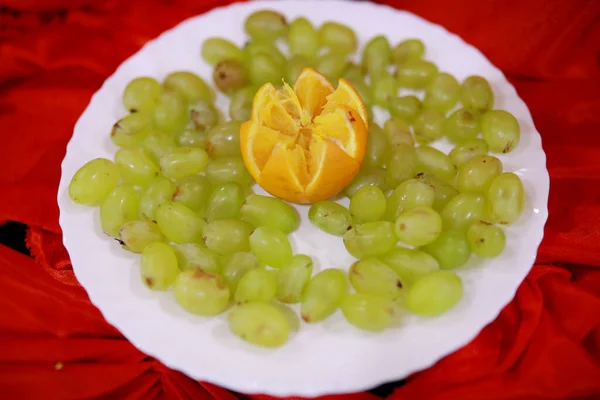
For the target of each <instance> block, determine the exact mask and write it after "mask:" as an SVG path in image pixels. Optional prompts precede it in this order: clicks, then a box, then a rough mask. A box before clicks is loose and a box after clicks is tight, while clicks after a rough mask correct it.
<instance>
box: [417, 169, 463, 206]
mask: <svg viewBox="0 0 600 400" xmlns="http://www.w3.org/2000/svg"><path fill="white" fill-rule="evenodd" d="M415 179H417V180H419V181H421V182H423V183H426V184H428V185H429V186H431V187H432V188H433V195H434V199H433V209H434V210H438V211H440V210H443V209H444V207H445V206H446V204H448V202H449V201H450V200H452V199H453V198H454V196H456V195H457V194H458V190H456V189H455V188H454V186H452V185H450V184H449V183H448V182H446V181H444V180H442V179H440V178H438V177H437V176H435V175H433V174H429V173H425V172H421V173H419V174H417V175H416V176H415Z"/></svg>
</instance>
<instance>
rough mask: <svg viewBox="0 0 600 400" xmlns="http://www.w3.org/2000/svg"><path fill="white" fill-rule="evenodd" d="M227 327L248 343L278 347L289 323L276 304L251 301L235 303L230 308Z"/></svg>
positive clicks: (288, 329)
mask: <svg viewBox="0 0 600 400" xmlns="http://www.w3.org/2000/svg"><path fill="white" fill-rule="evenodd" d="M229 329H230V330H231V332H233V333H234V334H235V335H237V336H239V337H240V338H242V339H243V340H245V341H247V342H249V343H252V344H255V345H258V346H263V347H279V346H281V345H283V344H284V343H285V342H286V341H287V338H288V335H289V333H290V323H289V322H288V319H287V318H286V316H285V315H284V314H283V313H282V312H281V311H280V310H279V309H278V308H277V307H276V306H274V305H272V304H269V303H263V302H251V303H244V304H240V305H237V306H236V307H235V308H234V309H233V310H231V312H230V313H229Z"/></svg>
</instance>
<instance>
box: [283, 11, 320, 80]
mask: <svg viewBox="0 0 600 400" xmlns="http://www.w3.org/2000/svg"><path fill="white" fill-rule="evenodd" d="M287 42H288V47H289V49H290V54H291V55H292V56H296V55H298V56H302V57H306V58H307V59H309V60H312V59H314V58H315V57H316V56H317V52H318V51H319V33H318V32H317V30H316V29H315V27H314V26H313V25H312V24H311V23H310V21H309V20H307V19H306V18H303V17H300V18H296V19H295V20H293V21H292V23H291V24H290V27H289V30H288V34H287ZM291 82H293V81H291Z"/></svg>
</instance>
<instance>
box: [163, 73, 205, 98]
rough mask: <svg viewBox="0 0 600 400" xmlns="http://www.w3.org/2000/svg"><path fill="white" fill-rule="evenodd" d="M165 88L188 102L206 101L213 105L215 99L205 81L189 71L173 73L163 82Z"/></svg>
mask: <svg viewBox="0 0 600 400" xmlns="http://www.w3.org/2000/svg"><path fill="white" fill-rule="evenodd" d="M163 87H164V88H165V90H167V91H172V92H177V93H178V94H180V95H181V96H182V97H183V98H184V99H185V100H186V101H187V102H193V101H195V100H204V101H205V102H208V103H212V102H213V100H214V97H215V96H214V93H213V91H212V89H211V88H210V86H208V85H207V84H206V82H204V79H202V78H200V77H199V76H198V75H196V74H195V73H193V72H189V71H176V72H171V73H170V74H169V75H167V77H166V78H165V80H164V81H163Z"/></svg>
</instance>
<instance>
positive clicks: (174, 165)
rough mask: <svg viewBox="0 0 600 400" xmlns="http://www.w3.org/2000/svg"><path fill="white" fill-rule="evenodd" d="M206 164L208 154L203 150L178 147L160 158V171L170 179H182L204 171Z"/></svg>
mask: <svg viewBox="0 0 600 400" xmlns="http://www.w3.org/2000/svg"><path fill="white" fill-rule="evenodd" d="M208 162H209V158H208V154H207V153H206V151H204V150H203V149H199V148H197V147H179V148H175V149H172V150H171V151H169V152H168V153H166V154H165V155H164V156H162V157H161V158H160V169H161V171H162V173H163V174H164V175H165V176H167V177H169V178H171V179H183V178H188V177H190V176H194V175H197V174H199V173H200V172H202V171H204V169H205V168H206V166H207V165H208Z"/></svg>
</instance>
